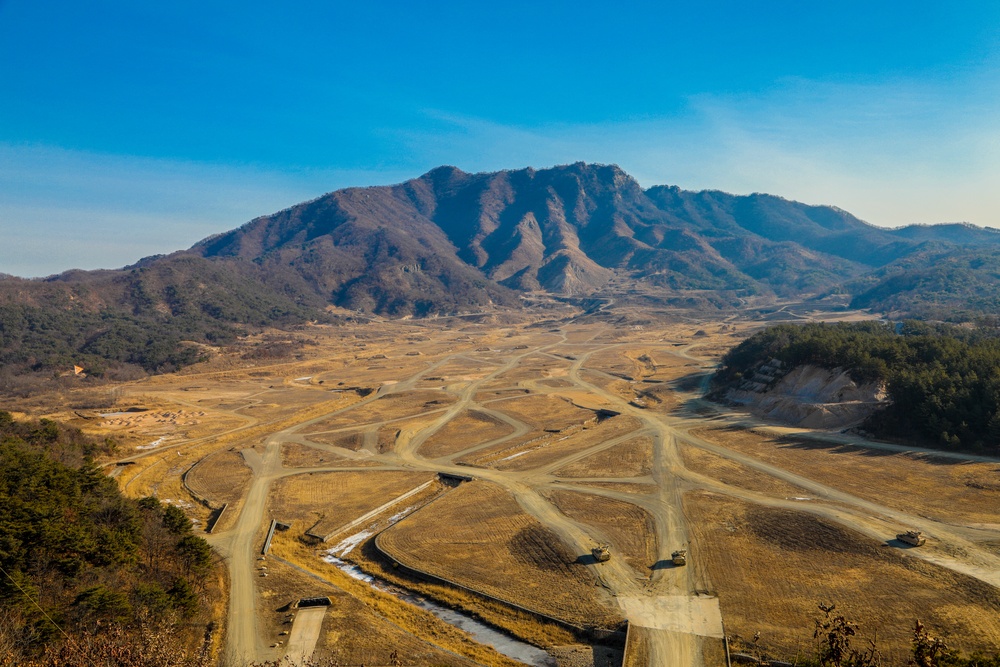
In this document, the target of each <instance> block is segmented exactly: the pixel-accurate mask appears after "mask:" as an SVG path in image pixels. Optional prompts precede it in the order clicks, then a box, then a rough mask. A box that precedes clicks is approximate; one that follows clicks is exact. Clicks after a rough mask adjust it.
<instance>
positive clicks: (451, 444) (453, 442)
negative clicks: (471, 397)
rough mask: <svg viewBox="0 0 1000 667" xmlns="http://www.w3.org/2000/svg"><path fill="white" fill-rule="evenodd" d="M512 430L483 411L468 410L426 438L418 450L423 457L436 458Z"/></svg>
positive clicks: (493, 438)
mask: <svg viewBox="0 0 1000 667" xmlns="http://www.w3.org/2000/svg"><path fill="white" fill-rule="evenodd" d="M513 432H514V429H513V427H512V426H510V425H509V424H507V423H505V422H502V421H500V420H499V419H497V418H495V417H492V416H490V415H488V414H486V413H485V412H480V411H478V410H468V411H466V412H463V413H462V414H460V415H458V416H457V417H455V418H454V419H452V420H451V421H450V422H448V423H447V424H446V425H445V426H444V428H442V429H440V430H439V431H437V432H436V433H434V435H432V436H431V437H429V438H427V440H425V441H424V443H423V444H422V445H421V446H420V450H419V452H420V455H421V456H423V457H426V458H429V459H436V458H439V457H442V456H449V455H451V454H455V453H456V452H460V451H462V450H464V449H468V448H469V447H472V446H474V445H476V444H478V443H482V442H489V441H490V440H495V439H496V438H501V437H503V436H505V435H509V434H510V433H513Z"/></svg>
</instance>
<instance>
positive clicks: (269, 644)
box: [77, 314, 1000, 666]
mask: <svg viewBox="0 0 1000 667" xmlns="http://www.w3.org/2000/svg"><path fill="white" fill-rule="evenodd" d="M795 317H796V318H800V319H801V318H803V317H806V316H805V315H802V314H797V315H795ZM757 326H760V324H759V323H755V322H748V321H743V320H737V319H735V318H731V319H728V320H725V321H714V322H712V321H691V322H683V323H662V324H656V323H652V324H651V323H649V322H648V321H647V322H645V323H643V324H629V323H628V322H627V321H626V322H625V323H619V324H615V325H612V324H608V323H607V321H602V320H600V319H593V318H591V319H589V320H588V319H586V318H578V319H574V318H572V317H567V318H555V317H553V318H551V319H549V320H546V321H539V320H528V319H525V320H523V321H521V320H516V319H511V320H508V321H504V320H501V319H497V318H495V317H494V318H493V319H490V317H485V318H476V317H469V318H467V319H465V320H462V319H457V318H456V319H451V320H447V321H445V320H427V321H407V322H381V321H375V322H370V323H366V324H359V325H355V326H344V327H338V328H326V327H313V328H309V329H306V330H305V331H302V332H296V333H294V334H288V336H289V337H290V339H291V340H292V341H293V342H295V345H292V346H289V347H290V348H291V349H295V350H297V351H296V352H294V353H290V354H292V356H286V357H281V358H275V359H257V360H256V361H253V362H250V361H247V360H246V359H239V358H234V357H226V356H219V357H217V358H216V359H214V360H212V361H210V362H208V363H207V364H203V365H201V366H198V367H193V368H191V369H187V370H186V371H185V372H182V373H178V374H173V375H167V376H158V377H153V378H149V379H147V380H143V381H140V382H136V383H132V384H130V385H127V386H125V387H124V388H123V389H121V390H120V397H119V398H118V401H119V405H118V407H117V408H115V409H114V410H108V413H106V414H108V416H97V415H82V416H81V415H79V414H78V415H77V416H78V417H79V418H80V419H82V418H83V417H91V418H90V419H88V420H84V421H80V419H78V421H80V424H81V426H83V427H84V428H86V429H87V430H89V431H93V432H98V433H101V434H105V435H106V434H115V435H117V437H119V438H120V439H122V440H123V441H125V442H127V443H129V444H130V446H131V447H132V452H131V453H129V454H128V455H127V456H126V457H124V458H123V459H122V460H121V461H119V462H118V464H119V465H117V466H116V467H115V468H114V473H115V474H116V475H117V477H118V479H119V481H120V483H121V485H122V487H123V488H124V489H125V490H126V491H127V492H128V493H129V494H130V495H134V496H143V495H148V494H156V495H158V496H159V497H160V498H162V499H165V500H168V501H170V502H173V503H175V504H178V505H180V506H181V507H184V508H185V509H186V510H187V511H188V512H189V514H190V515H191V516H192V517H193V518H195V519H197V520H198V521H199V522H200V525H201V526H202V527H211V529H212V530H211V533H210V534H208V535H207V537H208V539H209V540H210V542H211V543H212V545H213V546H214V547H215V549H216V550H217V551H218V552H219V553H220V554H221V555H222V556H223V557H224V558H225V563H226V566H227V567H228V568H229V574H230V579H231V595H230V600H229V613H228V618H227V632H226V656H227V657H228V659H229V662H228V664H231V665H236V664H243V663H246V662H250V661H261V660H270V659H278V658H281V657H282V656H284V655H286V651H291V652H292V653H293V654H294V655H296V656H302V655H307V654H308V653H309V652H311V651H313V655H314V656H315V657H317V658H331V659H334V660H337V661H339V664H341V665H347V664H351V665H354V664H362V663H363V664H366V665H369V666H371V665H389V664H404V665H405V664H448V665H475V664H480V665H516V664H522V663H520V662H518V661H517V660H515V659H514V658H512V657H509V656H507V655H504V654H503V653H501V652H499V651H498V650H496V649H494V648H492V647H490V646H488V645H486V644H484V643H482V642H480V641H477V640H476V639H474V638H472V637H471V636H470V635H468V634H466V633H465V632H463V631H461V630H459V629H457V628H456V627H455V626H454V625H453V624H449V623H448V622H446V621H445V620H441V619H440V618H438V617H437V616H435V615H433V614H432V613H431V612H429V611H427V610H426V609H424V608H421V607H419V606H415V605H414V604H411V603H410V602H407V601H406V600H404V599H401V597H404V598H405V597H406V595H400V594H399V591H404V592H405V591H410V592H413V593H415V594H417V595H418V596H421V597H424V598H429V599H432V600H437V601H439V602H441V603H443V604H444V605H445V606H448V607H451V608H454V609H458V610H461V611H464V612H466V613H468V614H470V615H472V616H474V617H476V618H478V619H480V620H482V621H485V622H486V623H487V624H489V625H491V626H493V627H496V628H500V629H501V630H503V631H505V632H506V633H508V634H509V635H513V636H517V637H519V638H521V639H522V640H524V641H526V642H528V643H531V644H534V645H536V646H540V647H542V648H543V649H546V650H547V651H548V653H549V656H551V657H550V658H544V659H543V662H540V663H538V664H546V662H545V661H548V664H559V665H605V664H618V663H619V662H621V664H626V665H640V664H641V665H647V664H648V665H699V666H700V665H722V664H725V659H726V658H725V656H726V649H725V646H724V641H723V637H724V636H725V637H728V638H729V649H730V650H731V651H732V652H741V653H751V654H755V655H765V656H767V657H769V658H773V659H783V660H788V661H789V662H791V661H792V660H793V659H794V658H795V657H796V656H797V655H803V654H807V653H811V651H812V650H813V646H812V644H811V634H812V633H811V629H812V626H813V619H814V618H817V617H818V616H819V613H820V612H819V609H818V608H817V603H820V602H823V603H829V602H832V603H836V604H837V605H838V610H843V611H844V612H846V613H847V614H848V615H849V616H850V617H851V618H853V619H854V620H856V621H858V622H859V624H860V627H861V634H862V635H863V636H866V637H867V636H871V635H873V634H874V633H875V632H876V631H877V633H878V638H879V644H880V647H881V648H882V652H883V654H884V655H885V656H886V657H887V658H889V659H890V661H892V662H894V663H898V664H904V663H905V654H906V651H907V649H908V640H909V635H910V631H911V629H912V624H913V622H914V621H915V620H916V618H917V617H918V616H919V617H920V619H921V620H922V621H923V622H924V623H925V624H926V625H927V626H928V627H929V628H931V629H932V631H934V632H937V633H938V634H942V635H946V636H947V638H948V641H949V644H950V645H951V646H953V647H956V648H960V649H962V650H966V651H973V650H989V649H991V648H994V647H996V646H1000V620H998V619H1000V614H997V612H998V611H1000V590H998V589H1000V574H998V572H1000V522H998V521H997V519H996V517H997V516H1000V480H998V478H997V475H998V472H1000V462H997V461H990V460H983V459H976V460H973V459H964V458H962V457H957V458H954V457H953V458H944V457H938V456H934V455H932V454H928V453H926V452H922V451H916V450H908V449H906V448H900V447H891V448H882V447H880V446H879V445H877V444H872V443H868V442H866V441H864V440H861V439H859V438H856V437H852V436H847V435H844V434H840V433H835V432H834V433H832V432H821V431H808V430H804V429H788V428H779V427H777V426H775V425H768V424H763V423H761V422H759V421H757V420H754V419H753V418H751V417H749V416H748V415H747V414H744V413H739V412H733V411H729V410H728V409H725V408H721V407H720V406H717V405H714V404H710V403H707V402H705V401H703V400H702V399H701V398H700V396H701V394H702V391H703V389H704V387H705V386H706V382H707V379H708V377H709V374H710V373H711V371H712V368H713V367H714V365H715V364H716V363H717V361H718V359H719V358H720V356H721V355H722V354H723V353H724V352H725V350H726V349H728V348H729V347H731V346H732V345H735V344H736V343H737V342H739V340H741V338H742V337H743V336H745V335H746V334H747V332H748V331H750V330H752V329H753V328H754V327H757ZM274 335H279V334H274ZM280 335H284V334H280ZM244 356H246V355H244ZM128 408H133V409H134V410H135V411H133V412H128V411H127V409H128ZM110 413H115V414H110ZM272 520H276V521H278V522H280V523H282V524H285V525H287V526H288V528H287V530H277V531H274V535H273V538H272V539H271V542H270V547H269V548H270V552H269V554H268V555H267V556H266V557H265V559H264V560H261V559H260V557H261V553H262V548H263V545H264V541H265V538H266V535H267V534H268V532H269V528H270V527H271V525H272ZM210 524H211V525H210ZM911 529H912V530H921V531H923V533H924V535H926V536H927V538H928V539H927V543H926V544H925V545H924V546H921V547H918V548H906V545H904V544H902V543H900V542H898V541H897V540H896V539H895V535H896V534H897V533H899V532H902V531H904V530H911ZM602 544H610V545H611V558H610V560H608V561H606V562H599V561H598V560H597V559H596V558H595V557H594V556H593V555H592V549H593V548H594V547H597V546H598V545H602ZM678 549H686V550H687V565H685V566H676V565H674V564H673V562H672V553H673V552H674V551H676V550H678ZM372 577H374V578H375V581H374V582H373V581H371V578H372ZM373 583H375V584H376V585H374V586H373V585H372V584H373ZM394 591H395V593H394ZM307 597H329V599H330V601H331V605H330V606H329V607H324V609H326V611H325V612H316V611H309V612H308V614H306V616H308V617H311V621H310V623H311V626H310V628H311V629H310V628H306V626H305V621H304V620H300V618H301V617H302V614H301V613H300V615H299V618H295V619H294V620H293V618H292V616H294V614H295V610H294V608H292V609H289V608H288V607H287V606H286V605H288V604H289V603H290V602H294V601H296V600H298V599H300V598H307ZM303 628H306V629H303ZM289 632H291V634H290V635H289V634H288V633H289ZM626 635H627V637H628V639H627V643H626V639H625V637H626ZM289 637H293V638H294V642H292V641H289ZM313 643H314V649H313V648H312V645H313ZM500 648H504V647H503V646H500ZM609 660H610V661H612V662H611V663H609V662H608V661H609Z"/></svg>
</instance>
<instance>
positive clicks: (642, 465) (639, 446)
mask: <svg viewBox="0 0 1000 667" xmlns="http://www.w3.org/2000/svg"><path fill="white" fill-rule="evenodd" d="M652 471H653V441H652V439H651V438H649V437H647V436H644V435H643V436H639V437H637V438H632V439H631V440H626V441H625V442H622V443H619V444H617V445H615V446H613V447H609V448H608V449H605V450H603V451H600V452H597V453H596V454H591V455H590V456H588V457H586V458H583V459H580V460H579V461H574V462H573V463H570V464H569V465H566V466H563V467H562V468H559V469H558V470H556V472H555V474H556V475H558V476H559V477H643V476H645V475H649V474H650V473H652Z"/></svg>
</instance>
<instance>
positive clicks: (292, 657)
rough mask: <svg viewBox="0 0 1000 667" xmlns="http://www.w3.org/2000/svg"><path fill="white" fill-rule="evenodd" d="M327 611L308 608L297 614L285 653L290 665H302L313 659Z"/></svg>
mask: <svg viewBox="0 0 1000 667" xmlns="http://www.w3.org/2000/svg"><path fill="white" fill-rule="evenodd" d="M327 609H329V607H306V608H305V609H299V610H297V611H296V612H295V622H294V623H292V631H291V632H290V633H289V634H288V647H287V650H286V651H285V659H286V660H287V661H288V662H289V663H290V664H292V665H301V664H303V663H304V662H305V661H306V660H308V659H309V658H311V657H312V654H313V650H314V649H315V648H316V642H317V641H319V631H320V629H321V628H322V627H323V617H324V616H325V615H326V610H327Z"/></svg>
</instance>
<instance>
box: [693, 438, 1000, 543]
mask: <svg viewBox="0 0 1000 667" xmlns="http://www.w3.org/2000/svg"><path fill="white" fill-rule="evenodd" d="M692 434H693V435H697V436H698V437H701V438H704V439H705V440H708V441H710V442H714V443H717V444H721V445H724V446H726V447H729V448H731V449H733V450H735V451H739V452H743V453H745V454H750V455H751V456H754V457H756V458H759V459H760V460H762V461H766V462H768V463H774V464H776V465H780V466H782V467H784V468H786V469H788V470H795V471H796V472H798V473H800V474H802V475H805V476H806V477H809V478H810V479H814V480H816V481H818V482H822V483H823V484H827V485H829V486H832V487H834V488H837V489H840V490H842V491H846V492H848V493H851V494H853V495H856V496H858V497H860V498H865V499H868V500H873V501H875V502H878V503H882V504H884V505H886V506H888V507H892V508H895V509H899V510H903V511H911V510H912V509H913V508H914V507H919V508H920V513H921V514H924V515H926V516H929V517H932V518H940V519H942V520H945V521H956V522H964V523H970V524H980V523H983V524H992V525H997V524H1000V464H995V463H965V462H961V461H955V460H952V459H944V458H940V457H931V456H924V455H911V454H898V453H894V452H888V451H883V450H878V449H860V448H857V447H846V446H838V445H829V444H823V443H819V442H815V441H808V440H801V439H796V438H783V437H776V436H772V435H767V434H765V433H761V432H757V431H746V430H731V429H700V430H697V431H693V432H692Z"/></svg>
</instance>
